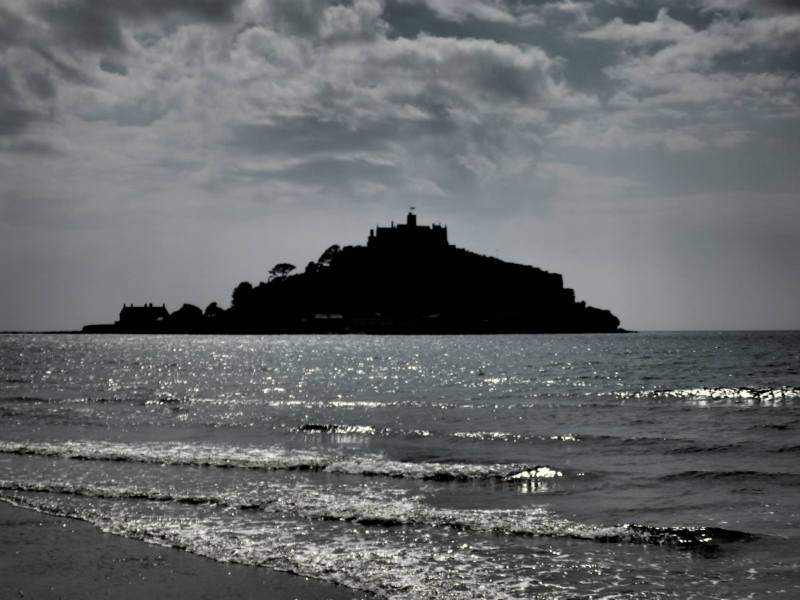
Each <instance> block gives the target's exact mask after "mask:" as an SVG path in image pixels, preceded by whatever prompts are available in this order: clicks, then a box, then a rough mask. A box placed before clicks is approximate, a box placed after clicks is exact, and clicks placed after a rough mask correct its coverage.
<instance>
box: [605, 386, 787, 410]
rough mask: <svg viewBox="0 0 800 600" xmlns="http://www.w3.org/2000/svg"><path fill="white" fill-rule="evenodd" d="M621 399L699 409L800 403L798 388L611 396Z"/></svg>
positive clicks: (703, 389) (688, 390)
mask: <svg viewBox="0 0 800 600" xmlns="http://www.w3.org/2000/svg"><path fill="white" fill-rule="evenodd" d="M613 395H614V396H617V397H620V398H651V399H672V398H677V399H679V400H685V401H687V402H691V403H694V404H697V405H699V406H713V405H723V406H724V405H731V406H765V407H772V406H782V405H785V404H794V403H795V402H797V401H800V387H793V386H781V387H747V386H743V387H696V388H680V389H661V390H642V391H635V392H629V391H626V392H613Z"/></svg>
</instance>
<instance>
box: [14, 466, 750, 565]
mask: <svg viewBox="0 0 800 600" xmlns="http://www.w3.org/2000/svg"><path fill="white" fill-rule="evenodd" d="M19 494H28V496H25V495H22V496H21V495H19ZM30 494H53V495H66V496H75V497H83V498H97V499H103V500H116V499H121V500H140V501H151V502H171V503H176V504H185V505H213V506H217V507H220V508H225V509H236V510H248V511H249V510H258V511H264V512H268V513H273V514H276V515H279V516H281V517H291V518H300V519H312V520H322V521H341V522H349V523H356V524H359V525H362V526H364V527H400V526H411V527H446V528H452V529H456V530H460V531H463V530H469V531H476V532H483V533H491V534H497V535H511V536H541V537H552V538H569V539H578V540H585V541H594V542H600V543H612V544H622V543H626V544H641V545H657V546H667V547H671V548H677V549H683V550H691V551H699V552H711V551H714V550H716V549H718V547H719V545H720V544H723V543H731V542H737V541H742V540H749V539H753V538H754V536H753V535H752V534H749V533H746V532H742V531H735V530H729V529H723V528H718V527H684V526H678V527H659V526H652V525H640V524H620V525H612V526H603V525H594V524H587V523H579V522H575V521H570V520H568V519H563V518H559V517H556V516H554V515H552V514H551V513H549V512H548V511H547V510H546V509H544V508H542V507H535V508H527V509H493V510H492V509H446V508H437V507H432V506H427V505H424V504H422V503H421V502H419V501H418V500H417V499H415V498H393V499H392V501H391V502H387V501H386V500H385V499H384V498H379V497H363V496H352V495H346V494H339V493H331V492H328V491H323V490H319V489H314V488H313V487H311V486H298V487H297V488H295V489H286V488H285V487H281V488H280V489H277V488H276V489H273V490H271V491H267V492H260V493H259V494H258V495H257V497H247V496H239V495H236V494H220V495H203V494H197V495H195V494H180V493H177V492H174V491H171V492H165V491H161V490H156V489H146V488H139V487H124V486H120V487H112V486H95V485H76V484H70V483H59V482H37V483H25V482H16V481H0V495H2V496H3V497H5V498H6V499H8V500H11V501H13V502H15V503H18V504H23V505H26V506H29V507H33V508H43V507H46V508H45V510H47V511H49V512H53V510H54V507H53V505H52V504H46V503H45V504H40V503H37V502H36V500H35V499H34V498H31V497H30V496H29V495H30ZM92 510H93V511H96V510H97V509H96V508H95V509H92ZM62 516H77V517H78V518H83V517H82V516H81V515H80V514H77V515H75V514H69V515H63V514H62Z"/></svg>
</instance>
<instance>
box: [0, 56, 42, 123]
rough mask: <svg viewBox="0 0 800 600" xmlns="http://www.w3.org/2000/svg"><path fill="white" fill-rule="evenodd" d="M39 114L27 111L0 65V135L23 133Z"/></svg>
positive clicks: (9, 75)
mask: <svg viewBox="0 0 800 600" xmlns="http://www.w3.org/2000/svg"><path fill="white" fill-rule="evenodd" d="M38 117H39V114H38V113H37V112H36V111H34V110H29V109H28V108H26V106H25V101H24V99H23V98H22V96H21V95H20V92H19V90H18V87H17V86H16V85H15V83H14V81H13V79H12V76H11V73H10V71H9V70H8V69H6V68H4V67H3V66H2V65H0V135H14V134H18V133H21V132H23V131H24V130H25V129H27V127H28V126H29V125H30V124H31V123H33V122H34V121H35V120H36V119H37V118H38Z"/></svg>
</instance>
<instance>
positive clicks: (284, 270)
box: [267, 263, 295, 282]
mask: <svg viewBox="0 0 800 600" xmlns="http://www.w3.org/2000/svg"><path fill="white" fill-rule="evenodd" d="M294 269H295V266H294V265H291V264H289V263H278V264H277V265H275V266H274V267H272V269H271V270H270V272H269V279H268V280H267V282H269V281H272V280H273V279H284V278H285V277H286V276H287V275H289V273H291V272H292V271H294Z"/></svg>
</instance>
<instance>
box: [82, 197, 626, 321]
mask: <svg viewBox="0 0 800 600" xmlns="http://www.w3.org/2000/svg"><path fill="white" fill-rule="evenodd" d="M622 331H624V330H623V329H621V328H620V322H619V319H618V318H617V317H615V316H614V315H613V314H612V313H611V312H609V311H608V310H603V309H599V308H594V307H592V306H587V305H586V303H585V302H579V301H576V299H575V292H574V291H573V290H572V289H570V288H566V287H564V281H563V278H562V276H561V275H559V274H557V273H550V272H548V271H545V270H542V269H539V268H537V267H533V266H528V265H522V264H516V263H511V262H506V261H503V260H500V259H498V258H495V257H491V256H484V255H481V254H477V253H475V252H471V251H469V250H465V249H463V248H458V247H456V246H454V245H452V244H450V243H449V241H448V239H447V227H446V226H443V225H419V224H418V223H417V216H416V214H414V212H413V211H412V212H409V213H408V215H407V217H406V222H405V223H398V224H395V223H391V224H390V225H389V226H388V227H376V228H375V229H373V230H371V231H370V233H369V238H368V239H367V244H366V245H365V246H344V247H340V246H338V245H333V246H330V247H329V248H328V249H327V250H325V251H324V252H323V253H322V255H321V256H320V257H319V259H318V260H317V261H316V262H314V261H312V262H309V263H308V264H307V265H306V266H305V269H304V271H303V272H297V269H296V267H295V266H294V265H292V264H289V263H278V264H276V265H275V266H274V267H273V268H272V269H271V270H270V271H269V274H268V279H267V281H266V282H261V283H259V284H257V285H252V284H251V283H249V282H247V281H243V282H242V283H240V284H239V285H237V286H236V287H235V289H234V290H233V295H232V299H231V305H230V307H229V308H228V309H223V308H221V307H220V306H218V305H217V303H216V302H212V303H211V304H209V305H208V306H207V307H206V309H205V310H202V309H200V308H199V307H198V306H194V305H191V304H184V305H183V306H182V307H181V308H180V309H178V310H176V311H175V312H172V313H170V312H169V311H168V310H167V308H166V306H165V305H163V304H162V305H160V306H158V305H153V304H145V305H143V306H133V305H130V306H129V305H127V304H126V305H124V306H123V308H122V311H121V312H120V315H119V320H118V321H117V322H116V323H113V324H107V325H86V326H85V327H84V328H83V332H85V333H222V334H249V333H254V334H255V333H258V334H265V333H373V334H467V333H479V334H481V333H486V334H488V333H617V332H622Z"/></svg>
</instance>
